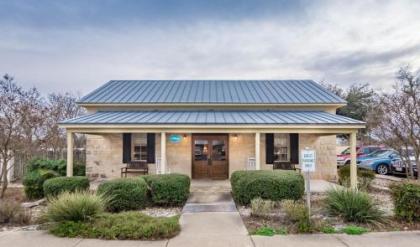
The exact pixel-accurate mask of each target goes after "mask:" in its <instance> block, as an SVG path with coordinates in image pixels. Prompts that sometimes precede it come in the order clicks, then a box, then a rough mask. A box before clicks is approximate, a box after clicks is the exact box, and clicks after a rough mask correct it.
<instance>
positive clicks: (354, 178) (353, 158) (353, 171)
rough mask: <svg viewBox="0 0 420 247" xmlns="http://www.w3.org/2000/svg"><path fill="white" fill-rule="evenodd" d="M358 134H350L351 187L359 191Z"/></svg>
mask: <svg viewBox="0 0 420 247" xmlns="http://www.w3.org/2000/svg"><path fill="white" fill-rule="evenodd" d="M356 162H357V155H356V132H355V131H354V132H351V134H350V187H351V188H352V189H354V190H357V163H356Z"/></svg>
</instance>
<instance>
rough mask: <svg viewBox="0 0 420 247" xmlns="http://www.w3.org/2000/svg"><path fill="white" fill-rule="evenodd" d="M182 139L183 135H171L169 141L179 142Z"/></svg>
mask: <svg viewBox="0 0 420 247" xmlns="http://www.w3.org/2000/svg"><path fill="white" fill-rule="evenodd" d="M181 140H182V136H181V135H170V136H169V141H170V142H172V143H179V142H181Z"/></svg>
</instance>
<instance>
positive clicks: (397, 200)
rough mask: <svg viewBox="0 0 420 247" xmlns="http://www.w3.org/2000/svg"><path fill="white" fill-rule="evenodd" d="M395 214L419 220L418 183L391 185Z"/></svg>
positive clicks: (419, 187) (419, 197) (419, 188)
mask: <svg viewBox="0 0 420 247" xmlns="http://www.w3.org/2000/svg"><path fill="white" fill-rule="evenodd" d="M391 195H392V200H393V201H394V212H395V216H397V217H398V218H400V219H404V220H408V221H418V220H420V183H419V182H406V183H401V184H394V185H392V186H391Z"/></svg>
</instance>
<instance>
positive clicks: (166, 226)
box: [50, 212, 181, 240]
mask: <svg viewBox="0 0 420 247" xmlns="http://www.w3.org/2000/svg"><path fill="white" fill-rule="evenodd" d="M180 229H181V227H180V225H179V216H173V217H151V216H147V215H144V214H142V213H140V212H121V213H117V214H109V213H106V214H103V215H102V216H100V217H98V218H96V219H94V220H93V221H89V222H73V221H67V222H62V223H60V224H57V225H53V226H52V228H51V229H50V232H51V233H52V234H54V235H56V236H59V237H82V238H103V239H133V240H134V239H137V240H157V239H167V238H171V237H173V236H175V235H177V234H178V232H179V231H180Z"/></svg>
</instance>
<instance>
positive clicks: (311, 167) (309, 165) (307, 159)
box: [301, 148, 316, 217]
mask: <svg viewBox="0 0 420 247" xmlns="http://www.w3.org/2000/svg"><path fill="white" fill-rule="evenodd" d="M301 155H302V156H301V161H302V162H301V168H302V171H303V172H305V175H306V176H305V183H306V186H305V187H306V204H307V206H308V215H309V217H311V183H310V181H311V172H314V171H315V161H316V155H315V150H310V149H309V148H305V149H304V150H302V152H301Z"/></svg>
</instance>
